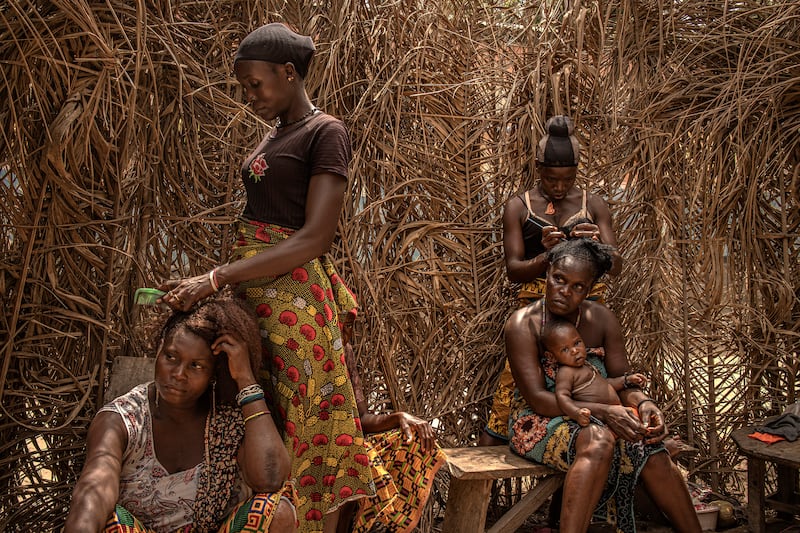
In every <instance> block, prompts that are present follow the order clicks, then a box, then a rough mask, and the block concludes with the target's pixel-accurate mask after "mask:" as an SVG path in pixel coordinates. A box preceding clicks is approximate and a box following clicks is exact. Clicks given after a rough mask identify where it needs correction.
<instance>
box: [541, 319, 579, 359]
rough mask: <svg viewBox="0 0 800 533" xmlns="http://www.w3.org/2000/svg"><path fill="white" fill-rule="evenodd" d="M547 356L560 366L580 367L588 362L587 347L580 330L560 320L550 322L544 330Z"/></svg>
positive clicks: (543, 339) (544, 345) (543, 341)
mask: <svg viewBox="0 0 800 533" xmlns="http://www.w3.org/2000/svg"><path fill="white" fill-rule="evenodd" d="M542 346H543V347H544V350H545V355H546V356H549V357H552V358H553V359H555V360H556V362H558V364H560V365H567V366H574V367H580V366H583V364H584V363H585V362H586V346H585V345H584V344H583V339H582V338H581V335H580V333H578V329H577V328H576V327H575V325H574V324H572V323H571V322H567V321H566V320H563V319H560V318H553V319H551V320H549V321H548V322H547V323H546V324H545V325H544V327H543V328H542Z"/></svg>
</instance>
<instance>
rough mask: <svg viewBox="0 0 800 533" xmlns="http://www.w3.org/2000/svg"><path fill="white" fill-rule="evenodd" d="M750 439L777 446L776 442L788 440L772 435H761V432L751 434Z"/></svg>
mask: <svg viewBox="0 0 800 533" xmlns="http://www.w3.org/2000/svg"><path fill="white" fill-rule="evenodd" d="M748 437H750V438H753V439H756V440H760V441H761V442H766V443H767V444H775V443H776V442H780V441H782V440H786V438H785V437H781V436H780V435H772V434H771V433H761V432H760V431H756V432H754V433H751V434H749V435H748Z"/></svg>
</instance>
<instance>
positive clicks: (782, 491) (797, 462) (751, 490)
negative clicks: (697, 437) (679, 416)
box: [731, 427, 800, 533]
mask: <svg viewBox="0 0 800 533" xmlns="http://www.w3.org/2000/svg"><path fill="white" fill-rule="evenodd" d="M753 431H755V429H754V428H752V427H750V428H742V429H737V430H736V431H734V432H733V433H731V438H732V439H733V441H734V442H735V443H736V446H737V447H738V448H739V453H741V454H742V455H744V456H745V457H746V458H747V524H748V528H749V530H750V531H753V532H754V533H763V532H764V531H766V520H765V517H764V511H765V510H766V508H767V507H771V508H772V509H775V510H776V511H778V513H779V515H788V517H791V515H800V494H798V484H797V472H798V469H800V439H798V440H796V441H794V442H789V441H780V442H776V443H774V444H767V443H765V442H761V441H760V440H757V439H753V438H751V437H748V435H750V434H751V433H753ZM767 462H770V463H774V464H775V470H776V472H777V477H778V490H777V491H776V492H775V494H773V495H771V496H765V495H764V481H765V479H766V463H767Z"/></svg>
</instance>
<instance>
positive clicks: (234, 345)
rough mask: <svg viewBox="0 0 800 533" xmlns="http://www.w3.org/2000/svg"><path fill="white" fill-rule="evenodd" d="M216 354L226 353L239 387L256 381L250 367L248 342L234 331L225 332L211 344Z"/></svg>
mask: <svg viewBox="0 0 800 533" xmlns="http://www.w3.org/2000/svg"><path fill="white" fill-rule="evenodd" d="M211 351H212V352H213V353H214V355H220V354H223V353H224V354H225V355H227V356H228V357H227V359H228V371H229V372H230V373H231V377H232V378H233V380H234V381H235V382H236V384H237V385H238V386H239V388H242V387H246V386H247V385H252V384H253V383H255V382H256V379H255V376H254V375H253V370H252V369H251V367H250V356H249V353H248V349H247V344H245V342H244V340H242V338H241V337H239V336H238V335H236V334H234V333H223V334H222V335H220V336H219V337H217V339H216V340H215V341H214V343H213V344H212V345H211Z"/></svg>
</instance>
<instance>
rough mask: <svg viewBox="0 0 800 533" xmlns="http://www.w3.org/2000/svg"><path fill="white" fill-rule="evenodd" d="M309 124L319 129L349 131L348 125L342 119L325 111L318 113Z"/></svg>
mask: <svg viewBox="0 0 800 533" xmlns="http://www.w3.org/2000/svg"><path fill="white" fill-rule="evenodd" d="M309 126H311V127H312V128H314V129H315V130H319V131H326V132H344V133H347V126H346V125H345V123H344V121H343V120H342V119H340V118H338V117H335V116H333V115H329V114H327V113H325V112H324V111H320V112H319V113H317V115H316V117H314V120H313V121H310V123H309Z"/></svg>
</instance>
